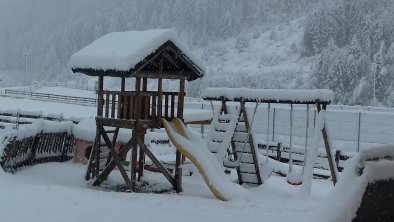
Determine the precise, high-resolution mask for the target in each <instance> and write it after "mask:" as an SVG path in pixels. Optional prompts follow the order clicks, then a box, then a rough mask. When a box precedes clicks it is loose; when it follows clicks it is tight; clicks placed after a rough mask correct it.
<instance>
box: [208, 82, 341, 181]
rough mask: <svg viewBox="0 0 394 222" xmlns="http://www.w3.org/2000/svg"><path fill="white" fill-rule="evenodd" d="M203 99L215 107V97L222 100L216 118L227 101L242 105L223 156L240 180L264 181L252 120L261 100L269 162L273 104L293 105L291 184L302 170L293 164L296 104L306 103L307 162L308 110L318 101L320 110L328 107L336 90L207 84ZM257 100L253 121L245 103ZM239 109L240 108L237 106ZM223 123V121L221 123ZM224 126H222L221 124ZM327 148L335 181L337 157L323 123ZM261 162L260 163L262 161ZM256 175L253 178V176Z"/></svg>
mask: <svg viewBox="0 0 394 222" xmlns="http://www.w3.org/2000/svg"><path fill="white" fill-rule="evenodd" d="M203 98H204V100H208V101H210V102H211V107H212V110H214V107H213V101H219V102H221V107H220V110H219V113H217V114H216V115H214V116H215V117H216V118H218V120H217V121H215V120H214V121H213V123H214V122H223V121H220V118H221V115H229V113H230V112H229V110H230V109H229V106H228V105H227V104H228V103H232V105H233V106H236V107H240V111H239V113H238V112H235V113H234V115H238V122H237V123H236V124H237V126H236V127H235V128H232V129H234V131H233V132H232V134H231V135H232V138H231V142H230V143H229V144H228V145H227V147H226V146H222V147H226V148H228V150H229V151H228V155H227V157H228V158H227V159H224V161H223V166H224V167H227V168H235V169H236V170H237V175H238V180H239V183H240V184H242V183H251V184H258V185H260V184H262V183H263V178H262V176H261V174H260V170H261V169H260V165H259V163H258V157H257V156H258V153H257V150H256V149H255V147H256V145H255V143H254V136H253V133H252V132H253V130H252V128H253V124H254V120H255V116H256V113H257V109H258V107H259V105H260V104H267V134H266V136H267V137H266V161H267V162H268V154H269V153H268V152H269V147H270V140H269V137H270V121H271V120H270V112H271V104H285V105H290V116H289V121H290V124H289V125H290V132H289V137H290V139H289V149H288V150H289V171H288V174H287V178H286V180H287V182H288V183H289V184H291V185H301V184H302V179H301V178H302V173H303V172H297V171H296V170H295V169H294V167H293V158H292V149H293V122H294V116H293V115H294V114H293V113H294V105H305V106H306V115H307V118H306V131H305V155H304V166H305V163H306V161H308V160H307V158H306V156H307V150H308V129H309V118H308V117H309V111H310V106H311V105H315V106H316V110H317V112H318V113H320V112H321V111H322V110H326V109H327V105H329V104H330V103H331V100H332V98H333V93H332V91H330V90H271V89H246V88H208V89H206V90H205V91H204V92H203ZM250 103H255V106H254V109H253V113H252V118H251V121H249V118H248V117H249V116H248V113H247V110H246V108H245V105H246V104H250ZM236 110H237V108H236ZM222 124H223V123H222ZM216 128H217V126H215V125H213V126H212V129H213V130H216ZM219 128H223V127H219ZM321 133H322V137H323V141H324V146H325V151H326V154H327V159H328V162H329V168H330V173H331V178H332V181H333V183H334V184H335V183H336V182H337V171H336V168H335V167H336V164H335V160H334V158H333V155H332V150H331V147H330V142H329V141H330V140H329V138H328V134H327V129H326V126H325V124H324V126H323V127H322V129H321ZM260 164H261V163H260ZM253 177H254V178H253Z"/></svg>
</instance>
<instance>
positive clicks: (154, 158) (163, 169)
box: [138, 139, 177, 189]
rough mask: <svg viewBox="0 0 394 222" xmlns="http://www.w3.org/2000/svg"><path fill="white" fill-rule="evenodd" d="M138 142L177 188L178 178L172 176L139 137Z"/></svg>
mask: <svg viewBox="0 0 394 222" xmlns="http://www.w3.org/2000/svg"><path fill="white" fill-rule="evenodd" d="M138 144H139V145H140V147H141V148H142V149H143V150H144V151H145V153H146V155H147V156H148V157H149V159H151V160H152V162H153V163H154V164H155V165H156V166H157V168H159V170H160V172H161V173H162V174H163V175H164V177H165V178H167V180H168V182H170V183H171V185H172V186H173V187H174V189H176V188H177V187H176V180H175V179H174V178H173V177H172V176H171V174H170V172H168V170H167V169H166V168H165V167H164V166H163V164H161V162H160V161H159V160H158V159H157V158H156V157H155V155H154V154H153V153H152V152H151V151H150V150H149V148H148V147H146V145H145V144H144V142H143V141H142V140H140V139H139V140H138Z"/></svg>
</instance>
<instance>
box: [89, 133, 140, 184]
mask: <svg viewBox="0 0 394 222" xmlns="http://www.w3.org/2000/svg"><path fill="white" fill-rule="evenodd" d="M132 141H133V139H130V140H129V141H128V142H127V144H126V146H125V149H124V151H123V152H121V153H120V155H122V156H123V155H126V154H127V152H129V150H130V149H131V148H133V147H132ZM115 167H116V162H115V160H114V159H113V158H112V160H111V162H110V163H109V164H107V166H106V167H105V168H104V170H103V171H102V172H101V174H100V175H99V176H98V177H97V178H96V179H95V180H94V181H93V183H92V185H93V186H99V185H100V184H101V183H102V182H103V181H104V180H106V179H107V177H108V175H109V174H110V173H111V172H112V171H113V170H114V169H115Z"/></svg>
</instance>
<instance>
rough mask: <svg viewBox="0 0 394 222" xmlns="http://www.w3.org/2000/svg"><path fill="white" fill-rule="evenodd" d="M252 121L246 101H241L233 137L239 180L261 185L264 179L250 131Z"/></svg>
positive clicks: (241, 182)
mask: <svg viewBox="0 0 394 222" xmlns="http://www.w3.org/2000/svg"><path fill="white" fill-rule="evenodd" d="M250 124H251V123H250V121H249V118H248V114H247V112H246V109H245V103H241V109H240V115H239V121H238V124H237V127H236V129H235V132H234V136H233V138H232V144H233V150H234V151H235V153H236V156H237V158H239V159H238V161H239V167H237V173H238V181H239V183H240V184H243V183H248V184H255V185H260V184H262V183H263V182H262V179H261V175H260V168H259V164H258V160H257V153H256V149H255V144H254V141H253V135H252V133H248V132H250V130H251V129H250Z"/></svg>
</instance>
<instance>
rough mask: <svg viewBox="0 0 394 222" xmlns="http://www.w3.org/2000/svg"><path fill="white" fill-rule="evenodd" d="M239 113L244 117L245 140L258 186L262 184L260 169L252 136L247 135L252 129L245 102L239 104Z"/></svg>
mask: <svg viewBox="0 0 394 222" xmlns="http://www.w3.org/2000/svg"><path fill="white" fill-rule="evenodd" d="M241 113H242V114H243V115H244V121H245V128H246V132H247V133H248V138H247V139H248V140H249V146H250V152H251V153H252V157H253V162H254V167H255V170H256V176H257V183H258V184H259V185H260V184H263V180H262V179H261V174H260V168H259V165H258V159H257V152H256V148H255V147H254V141H253V136H252V134H250V133H249V132H251V130H252V129H251V128H250V124H249V118H248V113H247V111H246V108H245V102H241ZM251 124H252V123H251ZM267 148H268V147H267Z"/></svg>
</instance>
